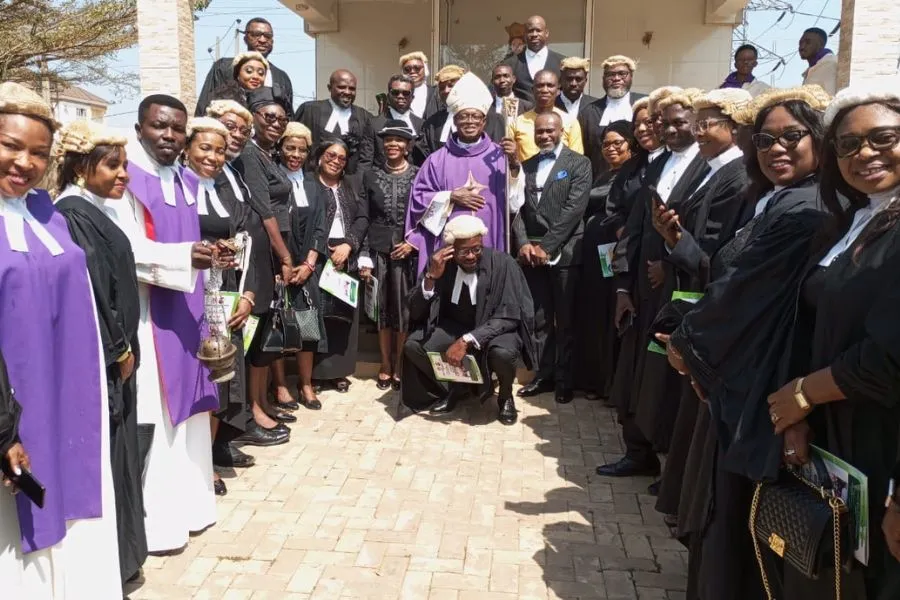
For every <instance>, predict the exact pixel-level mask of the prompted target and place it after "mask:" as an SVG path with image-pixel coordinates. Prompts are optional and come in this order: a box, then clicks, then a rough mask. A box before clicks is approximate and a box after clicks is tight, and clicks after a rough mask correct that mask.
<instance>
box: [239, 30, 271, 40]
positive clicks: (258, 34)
mask: <svg viewBox="0 0 900 600" xmlns="http://www.w3.org/2000/svg"><path fill="white" fill-rule="evenodd" d="M246 33H247V37H249V38H253V39H254V40H258V39H260V38H265V39H267V40H273V39H275V34H274V33H272V32H271V31H247V32H246Z"/></svg>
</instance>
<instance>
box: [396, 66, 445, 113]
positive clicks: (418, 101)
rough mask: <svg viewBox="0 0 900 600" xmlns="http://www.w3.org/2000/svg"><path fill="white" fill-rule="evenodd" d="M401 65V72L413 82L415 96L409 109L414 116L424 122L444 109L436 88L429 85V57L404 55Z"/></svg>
mask: <svg viewBox="0 0 900 600" xmlns="http://www.w3.org/2000/svg"><path fill="white" fill-rule="evenodd" d="M399 65H400V72H401V73H403V74H404V75H406V76H407V77H409V78H410V79H411V80H412V82H413V96H412V99H411V102H410V105H409V109H410V110H411V111H412V112H413V114H414V115H416V116H417V117H419V118H420V119H422V120H423V121H424V120H426V119H427V118H428V117H430V116H431V115H433V114H434V113H435V112H437V111H438V109H440V108H443V104H442V103H441V100H440V98H438V94H437V89H436V87H435V86H433V85H428V57H427V56H426V55H425V53H424V52H421V51H416V52H410V53H409V54H404V55H403V56H401V57H400V60H399Z"/></svg>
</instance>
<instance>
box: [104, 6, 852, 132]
mask: <svg viewBox="0 0 900 600" xmlns="http://www.w3.org/2000/svg"><path fill="white" fill-rule="evenodd" d="M598 1H601V2H604V1H607V0H598ZM789 4H791V5H793V7H794V11H795V13H794V14H787V15H786V16H784V17H783V18H782V19H781V20H780V21H778V18H779V16H780V15H781V11H751V12H749V13H748V27H747V29H746V32H747V39H748V41H749V42H750V43H755V44H757V45H758V46H760V47H761V48H764V49H768V50H770V51H773V52H775V53H776V54H777V55H779V56H782V57H784V58H785V59H787V64H786V66H784V67H780V68H778V69H777V70H776V71H775V73H772V74H770V73H769V72H770V71H771V70H772V69H773V68H774V67H775V65H776V64H777V63H778V60H777V58H775V57H774V56H772V55H768V54H767V53H766V52H765V51H764V52H763V53H762V55H761V57H760V65H759V67H758V68H757V69H756V75H757V77H760V78H761V79H762V80H763V81H765V82H766V83H771V84H773V85H775V86H781V87H786V86H790V85H796V84H798V83H800V80H801V73H802V72H803V70H804V69H805V68H806V63H805V62H803V61H801V60H800V59H799V58H798V57H797V54H796V53H797V40H799V39H800V35H801V34H802V33H803V30H804V29H806V28H807V27H812V26H818V27H821V28H822V29H824V30H826V31H829V32H830V31H831V30H832V29H833V28H834V26H835V25H836V24H837V19H838V18H839V17H840V11H841V2H840V0H792V1H791V2H789ZM820 11H821V16H820ZM802 13H808V14H802ZM254 16H260V17H264V18H266V19H268V20H269V21H270V22H272V23H273V24H274V26H275V37H276V39H275V50H274V52H273V53H272V56H271V59H272V62H274V63H275V64H277V65H278V66H279V67H280V68H282V69H284V70H285V71H287V72H288V74H289V75H290V77H291V81H292V82H293V85H294V100H295V103H299V102H300V101H302V100H305V99H311V98H312V96H313V94H314V90H315V83H314V70H315V42H314V40H313V39H312V38H311V37H309V36H307V35H306V34H305V33H304V32H303V21H302V19H301V18H300V17H298V16H297V15H296V14H294V13H293V12H291V11H290V10H288V9H287V8H285V7H284V5H283V4H281V3H280V2H278V1H277V0H213V2H212V4H211V5H210V7H209V8H208V9H207V10H206V11H204V12H201V13H198V17H199V18H198V19H197V21H196V22H195V41H196V49H195V52H196V57H197V79H198V83H197V87H198V89H199V87H200V85H201V84H202V82H203V79H204V78H205V77H206V73H207V71H209V67H210V65H212V62H213V55H212V54H211V53H209V52H208V51H207V50H208V49H209V48H214V47H215V44H216V39H217V38H222V40H221V42H220V47H221V53H222V56H232V55H233V52H234V21H235V19H242V21H243V23H246V22H247V21H248V20H249V19H250V18H252V17H254ZM241 28H243V25H241ZM829 46H830V47H831V48H833V49H834V50H835V52H837V49H838V36H837V35H835V37H834V38H832V40H831V41H830V42H829ZM112 66H113V68H115V69H117V70H119V71H123V72H127V73H134V74H135V76H137V72H138V67H139V65H138V54H137V51H136V50H135V49H129V50H125V51H122V52H120V53H119V54H118V55H117V57H116V62H115V63H114V64H113V65H112ZM674 83H677V82H674ZM89 89H90V90H91V91H92V92H94V93H96V94H99V95H100V96H101V97H103V98H105V99H107V100H110V101H112V102H114V103H115V104H113V105H112V106H111V107H110V109H109V112H108V116H107V122H108V124H110V125H112V126H114V127H129V126H130V125H131V124H132V123H133V122H134V118H135V113H136V111H137V104H138V102H139V100H140V98H139V97H138V94H137V93H135V94H133V95H126V96H119V97H117V96H116V94H115V93H114V91H113V90H110V89H105V88H102V87H90V88H89Z"/></svg>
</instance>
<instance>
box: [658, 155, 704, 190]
mask: <svg viewBox="0 0 900 600" xmlns="http://www.w3.org/2000/svg"><path fill="white" fill-rule="evenodd" d="M699 152H700V147H699V146H698V145H697V143H696V142H694V143H693V144H691V145H690V146H689V147H688V148H686V149H685V150H682V151H680V152H675V151H674V150H673V151H672V155H671V156H670V157H669V160H667V161H666V164H665V165H664V166H663V169H662V173H661V174H660V176H659V182H658V183H657V184H656V189H657V191H658V192H659V197H660V198H662V200H663V202H665V203H668V202H669V196H671V195H672V190H674V189H675V186H676V185H678V182H679V181H681V176H682V175H684V172H685V170H686V169H687V167H688V165H689V164H691V161H692V160H694V158H695V157H696V156H697V154H698V153H699Z"/></svg>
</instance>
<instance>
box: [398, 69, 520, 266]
mask: <svg viewBox="0 0 900 600" xmlns="http://www.w3.org/2000/svg"><path fill="white" fill-rule="evenodd" d="M492 105H493V98H492V97H491V94H490V92H489V91H488V89H487V87H486V86H485V85H484V83H483V82H482V81H481V80H480V79H478V77H476V76H475V75H473V74H472V73H466V74H465V75H463V77H462V78H461V79H460V80H459V81H458V82H457V84H456V85H455V86H454V88H453V90H452V91H451V92H450V95H449V96H448V98H447V107H448V109H449V110H450V113H451V115H452V118H453V121H454V123H455V124H456V129H457V132H456V133H455V134H453V135H452V136H451V138H450V139H449V140H448V141H447V144H446V145H445V146H444V147H443V148H441V149H440V150H438V151H437V152H435V153H433V154H431V155H430V156H429V157H428V159H427V160H426V161H425V163H424V164H423V165H422V168H421V169H420V170H419V174H418V175H417V176H416V179H415V181H414V182H413V189H412V192H411V194H410V201H409V207H408V208H407V212H406V241H407V242H409V243H410V244H412V245H413V246H415V247H416V248H417V249H418V251H419V270H418V272H420V273H421V272H422V271H423V270H424V269H425V266H426V265H427V264H428V258H429V257H430V256H431V255H432V254H433V253H434V252H435V250H437V248H438V246H439V240H440V239H441V232H442V231H443V229H444V225H445V224H446V223H447V221H448V220H449V219H451V218H453V217H454V216H456V215H461V214H472V215H475V216H477V217H478V218H480V219H481V220H482V221H483V222H484V223H485V224H486V225H487V228H488V235H486V236H485V237H484V240H483V242H484V246H485V247H488V248H495V249H498V250H502V251H506V250H507V248H506V230H507V226H506V225H507V218H506V211H507V198H506V185H507V174H506V157H505V155H504V153H503V149H502V148H501V147H500V146H498V145H497V144H495V143H494V142H493V141H491V139H490V138H489V137H488V136H487V135H486V134H485V133H484V126H485V122H486V117H487V113H488V110H490V107H491V106H492Z"/></svg>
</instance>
